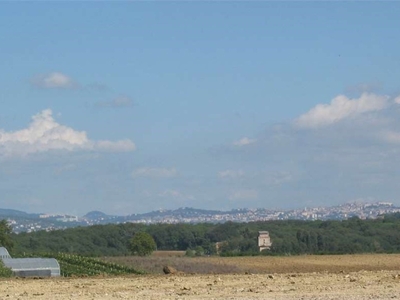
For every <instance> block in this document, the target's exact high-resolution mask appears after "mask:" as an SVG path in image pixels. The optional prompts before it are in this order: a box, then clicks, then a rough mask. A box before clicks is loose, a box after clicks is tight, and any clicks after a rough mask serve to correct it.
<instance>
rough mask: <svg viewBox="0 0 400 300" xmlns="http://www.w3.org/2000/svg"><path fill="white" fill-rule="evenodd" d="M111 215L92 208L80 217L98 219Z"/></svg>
mask: <svg viewBox="0 0 400 300" xmlns="http://www.w3.org/2000/svg"><path fill="white" fill-rule="evenodd" d="M110 217H111V216H109V215H107V214H105V213H103V212H101V211H98V210H93V211H91V212H88V213H87V214H86V215H84V216H83V217H82V219H86V220H96V219H100V218H110Z"/></svg>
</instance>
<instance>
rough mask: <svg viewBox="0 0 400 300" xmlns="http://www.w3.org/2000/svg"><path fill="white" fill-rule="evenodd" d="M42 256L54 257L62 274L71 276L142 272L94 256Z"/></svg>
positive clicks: (63, 254)
mask: <svg viewBox="0 0 400 300" xmlns="http://www.w3.org/2000/svg"><path fill="white" fill-rule="evenodd" d="M40 256H41V257H53V258H55V259H57V261H58V263H59V264H60V269H61V275H62V276H65V277H70V276H96V275H125V274H142V273H143V272H140V271H138V270H136V269H134V268H130V267H125V266H121V265H117V264H114V263H108V262H104V261H101V260H99V259H95V258H92V257H84V256H80V255H72V254H65V253H58V254H42V255H40Z"/></svg>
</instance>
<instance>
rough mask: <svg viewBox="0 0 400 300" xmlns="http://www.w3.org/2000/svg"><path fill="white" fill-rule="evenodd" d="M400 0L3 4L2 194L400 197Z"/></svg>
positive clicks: (269, 199)
mask: <svg viewBox="0 0 400 300" xmlns="http://www.w3.org/2000/svg"><path fill="white" fill-rule="evenodd" d="M399 9H400V3H399V2H377V1H376V2H357V1H355V2H297V1H296V2H286V1H285V2H267V1H266V2H259V1H255V2H250V1H232V2H231V1H221V2H218V1H207V2H205V1H204V2H203V1H193V2H192V1H187V2H181V1H178V2H169V1H160V2H111V1H109V2H107V1H104V2H75V1H73V2H58V1H56V2H50V1H49V2H2V3H0V208H8V209H17V210H23V211H26V212H37V213H40V212H46V213H69V214H74V215H80V216H81V215H84V214H85V213H87V212H89V211H92V210H100V211H102V212H105V213H107V214H117V215H127V214H134V213H143V212H148V211H152V210H158V209H176V208H179V207H194V208H201V209H219V210H230V209H235V208H268V209H293V208H303V207H312V206H331V205H338V204H342V203H346V202H352V201H365V202H376V201H389V202H392V203H394V204H395V205H400V198H399V196H398V195H399V188H398V186H399V184H398V183H399V180H400V174H399V170H400V159H399V155H400V151H399V150H400V83H399V79H400V39H399V38H398V28H400V18H399V17H398V11H399Z"/></svg>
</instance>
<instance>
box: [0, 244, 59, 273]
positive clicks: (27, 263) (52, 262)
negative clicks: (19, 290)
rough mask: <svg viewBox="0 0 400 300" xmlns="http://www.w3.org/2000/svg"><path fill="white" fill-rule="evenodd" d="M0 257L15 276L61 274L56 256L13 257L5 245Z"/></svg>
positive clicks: (0, 251) (1, 248) (0, 249)
mask: <svg viewBox="0 0 400 300" xmlns="http://www.w3.org/2000/svg"><path fill="white" fill-rule="evenodd" d="M0 258H1V260H2V261H3V263H4V266H6V267H7V268H10V269H11V270H12V272H13V274H14V275H15V276H20V277H31V276H39V277H53V276H60V265H59V264H58V261H57V260H56V259H55V258H11V256H10V255H9V254H8V251H7V249H6V248H4V247H0Z"/></svg>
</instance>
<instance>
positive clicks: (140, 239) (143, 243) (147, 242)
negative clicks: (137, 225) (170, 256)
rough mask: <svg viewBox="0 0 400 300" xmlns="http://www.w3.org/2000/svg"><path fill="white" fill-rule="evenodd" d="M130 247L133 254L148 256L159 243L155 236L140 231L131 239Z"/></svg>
mask: <svg viewBox="0 0 400 300" xmlns="http://www.w3.org/2000/svg"><path fill="white" fill-rule="evenodd" d="M130 246H131V247H130V249H131V251H132V253H133V254H135V255H139V256H147V255H150V254H151V253H153V251H154V250H156V248H157V245H156V242H155V241H154V239H153V237H152V236H151V235H150V234H148V233H146V232H138V233H136V234H135V236H134V237H133V238H132V240H131V245H130Z"/></svg>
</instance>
